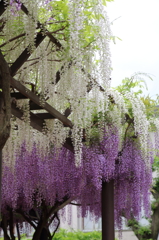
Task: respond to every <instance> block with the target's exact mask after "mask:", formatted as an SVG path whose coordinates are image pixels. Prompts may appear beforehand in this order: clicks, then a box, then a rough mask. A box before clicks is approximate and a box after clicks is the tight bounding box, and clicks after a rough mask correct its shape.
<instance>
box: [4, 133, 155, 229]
mask: <svg viewBox="0 0 159 240" xmlns="http://www.w3.org/2000/svg"><path fill="white" fill-rule="evenodd" d="M118 145H119V138H118V133H117V131H115V130H109V131H105V132H104V136H103V139H102V141H101V142H100V143H99V144H98V145H94V146H83V151H82V163H81V166H80V167H79V166H78V167H77V166H76V165H75V157H74V154H73V153H72V152H70V151H69V150H67V149H65V148H62V149H61V150H56V149H54V148H52V149H51V150H50V152H48V153H47V154H46V153H45V152H44V153H43V154H42V151H39V147H38V144H36V143H34V144H33V146H32V150H31V151H28V150H27V148H26V145H25V143H23V144H22V146H21V149H20V151H18V153H17V155H16V161H15V165H14V168H13V167H12V168H9V167H7V166H5V165H4V168H3V179H2V196H3V199H2V212H3V214H5V213H6V212H7V208H8V206H9V207H10V208H12V209H14V210H15V211H16V210H17V209H19V208H21V209H23V210H24V211H29V210H30V209H32V208H33V207H34V206H35V205H36V206H37V207H39V206H41V203H42V202H43V201H45V204H47V205H48V206H54V205H55V204H56V202H57V201H58V202H60V201H62V200H63V199H64V197H66V196H67V197H69V198H70V197H74V198H75V199H76V202H77V203H79V204H81V214H82V216H85V215H86V214H87V212H88V211H90V212H91V213H92V214H94V215H95V216H96V217H100V215H101V199H100V198H101V189H102V181H110V180H111V179H114V182H115V198H114V199H115V223H116V225H117V226H118V227H119V228H121V222H122V218H121V217H122V216H125V217H127V218H130V216H131V214H133V216H134V217H135V218H137V219H138V218H139V217H140V213H141V208H142V207H143V208H144V210H145V214H146V216H148V215H149V213H150V212H149V210H150V208H149V207H150V206H149V188H150V185H151V181H152V179H151V175H152V173H151V168H149V169H148V167H147V166H146V164H145V162H144V160H143V157H142V154H141V151H140V148H139V147H138V143H137V142H136V141H133V140H127V142H126V143H125V145H124V146H123V148H122V151H121V152H120V154H119V152H118V148H119V146H118ZM149 156H150V158H151V161H152V154H150V155H149Z"/></svg>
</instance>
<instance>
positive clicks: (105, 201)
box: [101, 180, 115, 240]
mask: <svg viewBox="0 0 159 240" xmlns="http://www.w3.org/2000/svg"><path fill="white" fill-rule="evenodd" d="M101 205H102V240H115V228H114V180H111V181H110V182H103V183H102V194H101Z"/></svg>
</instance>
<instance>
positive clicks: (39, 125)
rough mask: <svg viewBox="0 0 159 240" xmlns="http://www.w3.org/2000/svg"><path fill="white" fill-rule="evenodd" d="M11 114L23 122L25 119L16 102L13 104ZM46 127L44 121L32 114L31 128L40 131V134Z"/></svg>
mask: <svg viewBox="0 0 159 240" xmlns="http://www.w3.org/2000/svg"><path fill="white" fill-rule="evenodd" d="M11 113H12V114H13V115H14V116H15V117H17V118H19V119H21V120H22V118H23V115H24V114H23V111H22V110H21V109H19V108H18V107H17V106H16V104H15V103H14V102H12V104H11ZM43 125H44V120H42V119H41V118H39V117H38V116H36V115H35V114H34V113H32V112H30V126H31V127H33V128H34V129H36V130H38V131H39V132H42V130H43Z"/></svg>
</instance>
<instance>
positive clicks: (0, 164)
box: [0, 150, 2, 221]
mask: <svg viewBox="0 0 159 240" xmlns="http://www.w3.org/2000/svg"><path fill="white" fill-rule="evenodd" d="M1 206H2V150H0V221H1V217H2V216H1Z"/></svg>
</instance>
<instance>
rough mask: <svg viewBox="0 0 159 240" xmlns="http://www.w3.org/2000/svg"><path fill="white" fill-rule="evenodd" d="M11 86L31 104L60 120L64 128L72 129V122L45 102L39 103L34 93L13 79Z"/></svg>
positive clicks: (38, 98) (11, 79)
mask: <svg viewBox="0 0 159 240" xmlns="http://www.w3.org/2000/svg"><path fill="white" fill-rule="evenodd" d="M10 83H11V86H12V87H14V88H15V89H16V90H18V91H19V92H20V93H22V94H23V95H24V96H26V97H27V98H29V99H30V100H31V101H32V102H34V103H35V104H37V105H38V106H41V107H42V108H43V109H45V110H46V111H47V112H48V113H50V114H51V115H52V116H53V117H54V118H57V119H58V120H60V121H61V122H62V123H63V124H64V125H65V126H67V127H69V128H72V127H73V124H72V122H71V121H70V120H69V119H68V118H67V117H65V116H64V115H62V114H61V113H60V112H59V111H57V110H56V109H55V108H53V107H52V106H51V105H49V104H48V103H47V102H44V103H43V104H42V103H41V100H40V97H39V96H37V95H36V94H35V93H33V92H31V91H30V90H29V89H27V88H26V87H25V86H24V85H22V84H21V83H20V82H19V81H17V80H15V79H14V78H12V77H11V78H10Z"/></svg>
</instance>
